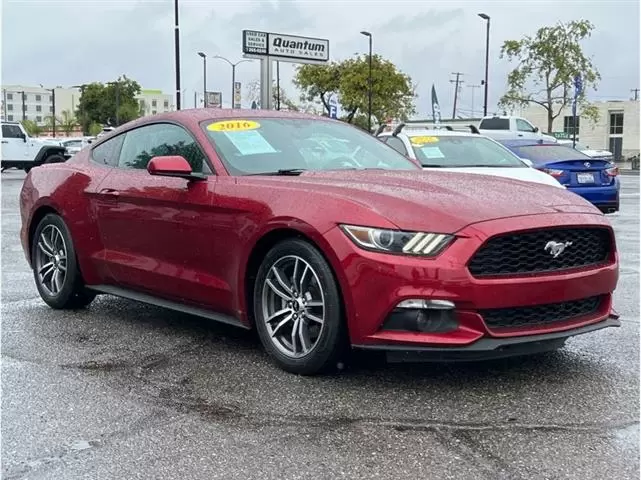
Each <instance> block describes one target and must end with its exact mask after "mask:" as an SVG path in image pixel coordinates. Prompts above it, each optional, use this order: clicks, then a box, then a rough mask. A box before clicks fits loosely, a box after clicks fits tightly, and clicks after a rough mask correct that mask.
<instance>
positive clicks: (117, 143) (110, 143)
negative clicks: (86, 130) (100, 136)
mask: <svg viewBox="0 0 641 480" xmlns="http://www.w3.org/2000/svg"><path fill="white" fill-rule="evenodd" d="M124 139H125V135H124V134H122V135H118V136H117V137H114V138H110V139H109V140H107V141H106V142H103V143H101V144H100V145H98V146H97V147H96V148H94V149H93V151H92V152H91V159H92V160H93V161H94V162H96V163H99V164H100V165H106V166H108V167H116V166H118V157H119V155H120V149H121V148H122V142H123V141H124Z"/></svg>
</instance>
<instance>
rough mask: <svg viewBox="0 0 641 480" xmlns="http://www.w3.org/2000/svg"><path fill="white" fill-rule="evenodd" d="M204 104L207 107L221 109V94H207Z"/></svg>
mask: <svg viewBox="0 0 641 480" xmlns="http://www.w3.org/2000/svg"><path fill="white" fill-rule="evenodd" d="M205 102H206V104H207V106H209V107H212V108H222V106H223V94H222V92H207V96H206V97H205Z"/></svg>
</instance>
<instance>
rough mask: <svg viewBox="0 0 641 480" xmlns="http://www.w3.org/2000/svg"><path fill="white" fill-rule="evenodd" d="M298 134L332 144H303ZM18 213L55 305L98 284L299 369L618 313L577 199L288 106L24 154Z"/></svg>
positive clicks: (486, 344)
mask: <svg viewBox="0 0 641 480" xmlns="http://www.w3.org/2000/svg"><path fill="white" fill-rule="evenodd" d="M310 143H316V144H318V143H322V144H323V145H324V146H325V148H329V149H331V148H334V147H332V145H337V147H336V148H337V149H338V150H339V151H340V152H341V154H340V155H332V156H327V157H322V156H318V155H317V154H313V155H310V154H309V149H308V145H309V144H310ZM348 152H355V153H352V154H350V153H348ZM354 155H355V156H357V157H358V160H355V158H354ZM323 158H325V159H324V160H323ZM20 212H21V217H22V228H21V241H22V245H23V248H24V252H25V254H26V257H27V259H28V261H29V263H30V265H31V267H32V268H33V271H34V280H35V283H36V287H37V289H38V292H39V293H40V296H41V298H42V299H43V300H44V302H45V303H46V304H48V305H49V306H51V307H52V308H55V309H69V308H81V307H84V306H87V305H89V304H90V303H91V302H92V300H93V299H94V297H95V296H96V294H100V293H102V294H113V295H119V296H121V297H125V298H129V299H133V300H137V301H141V302H145V303H149V304H153V305H159V306H163V307H167V308H170V309H174V310H177V311H181V312H187V313H190V314H194V315H199V316H202V317H205V318H209V319H214V320H218V321H221V322H224V323H228V324H231V325H236V326H238V327H242V328H246V329H251V328H255V329H256V330H257V332H258V336H259V338H260V340H261V342H262V344H263V346H264V348H265V349H266V351H267V352H268V353H269V355H270V356H271V358H272V359H273V360H274V361H275V362H276V364H277V365H279V366H280V367H282V368H283V369H285V370H287V371H290V372H295V373H299V374H314V373H318V372H321V371H325V370H328V369H334V368H337V367H338V366H339V365H343V364H344V362H345V361H346V359H347V358H348V356H347V355H348V352H349V347H350V346H351V347H352V348H362V349H373V350H382V351H385V352H387V354H388V357H389V358H390V359H392V360H398V359H401V360H405V359H413V358H412V357H413V356H416V355H419V356H420V355H429V356H430V358H435V357H436V358H439V359H448V358H455V357H459V358H463V359H466V358H467V359H468V360H476V359H479V358H494V357H502V356H509V355H522V354H529V353H533V352H540V351H547V350H553V349H557V348H560V347H561V346H562V345H563V343H564V342H565V340H566V339H567V338H568V337H570V336H573V335H578V334H584V333H587V332H592V331H595V330H598V329H602V328H605V327H611V326H617V325H619V321H618V320H617V314H616V313H615V311H614V310H613V305H612V292H613V291H614V289H615V287H616V284H617V278H618V268H619V267H618V259H617V252H616V243H615V238H614V234H613V230H612V227H611V226H610V223H609V222H608V220H607V219H606V218H605V217H604V215H603V214H602V213H601V212H599V211H598V209H596V208H595V207H594V206H593V205H591V204H590V203H588V202H586V201H585V200H583V199H582V198H580V197H579V196H577V195H574V194H572V193H570V192H567V191H565V190H564V189H560V188H550V187H548V186H545V185H539V184H536V183H526V182H515V181H513V180H511V179H505V178H500V177H493V176H487V175H472V174H463V173H453V172H441V171H436V170H435V171H423V170H422V169H421V168H420V167H419V166H418V165H416V164H415V163H414V162H413V161H412V160H410V159H408V158H406V157H404V156H403V155H401V154H399V153H398V152H396V151H395V150H394V149H392V148H390V147H388V146H387V145H385V144H384V143H382V142H381V141H379V140H377V139H376V138H374V137H373V136H372V135H370V134H368V133H366V132H363V131H362V130H360V129H358V128H355V127H353V126H350V125H348V124H346V123H343V122H339V121H335V120H331V119H328V118H323V117H316V116H310V115H305V114H302V113H289V114H288V113H284V112H277V111H263V110H252V111H249V110H223V109H197V110H180V111H177V112H169V113H161V114H158V115H154V116H147V117H143V118H140V119H137V120H135V121H133V122H130V123H128V124H126V125H124V126H121V127H119V128H118V129H117V130H116V131H114V132H112V134H111V135H109V136H106V137H102V138H100V139H98V140H96V142H95V143H94V144H92V145H90V146H89V148H86V149H84V150H83V151H81V152H80V153H79V154H77V155H75V156H74V157H72V158H71V159H70V160H69V161H68V162H66V163H61V164H51V165H45V166H43V167H41V168H37V169H34V170H32V171H31V172H30V173H29V174H28V175H27V177H26V179H25V181H24V184H23V187H22V191H21V194H20ZM116 313H117V312H116V311H115V310H114V314H116ZM105 328H108V327H107V326H105Z"/></svg>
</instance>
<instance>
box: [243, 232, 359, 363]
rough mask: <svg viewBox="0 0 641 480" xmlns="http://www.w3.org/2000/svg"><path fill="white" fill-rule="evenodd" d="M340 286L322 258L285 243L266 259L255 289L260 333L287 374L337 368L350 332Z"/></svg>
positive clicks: (308, 247) (304, 247)
mask: <svg viewBox="0 0 641 480" xmlns="http://www.w3.org/2000/svg"><path fill="white" fill-rule="evenodd" d="M342 312H343V308H342V303H341V298H340V295H339V291H338V286H337V284H336V280H335V279H334V276H333V274H332V271H331V268H330V266H329V265H328V263H327V261H326V260H325V259H324V258H323V256H322V255H321V254H320V252H319V251H318V250H317V249H316V248H314V247H313V246H312V245H310V244H309V243H307V242H305V241H302V240H286V241H283V242H281V243H279V244H278V245H276V246H275V247H274V248H272V249H271V250H270V251H269V253H268V254H267V255H266V256H265V259H264V260H263V263H262V264H261V266H260V269H259V271H258V276H257V278H256V284H255V287H254V317H255V323H256V329H257V331H258V335H259V337H260V340H261V342H262V344H263V346H264V347H265V350H266V351H267V353H268V354H269V355H270V356H271V357H272V359H273V360H274V361H275V363H276V364H277V365H278V366H279V367H281V368H282V369H284V370H286V371H288V372H292V373H298V374H302V375H313V374H316V373H321V372H324V371H327V370H330V369H334V368H336V367H338V366H339V365H340V363H341V360H344V358H342V357H343V355H344V354H345V353H346V352H347V347H348V343H347V332H346V328H345V322H344V320H343V313H342Z"/></svg>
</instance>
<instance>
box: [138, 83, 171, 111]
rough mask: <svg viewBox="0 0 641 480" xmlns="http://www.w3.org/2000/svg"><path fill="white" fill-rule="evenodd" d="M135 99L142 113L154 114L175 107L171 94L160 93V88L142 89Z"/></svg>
mask: <svg viewBox="0 0 641 480" xmlns="http://www.w3.org/2000/svg"><path fill="white" fill-rule="evenodd" d="M136 99H137V100H138V102H139V103H140V110H141V111H142V112H143V115H156V114H157V113H162V112H169V111H171V110H174V109H175V106H174V105H173V98H172V96H171V95H167V94H164V93H162V90H147V89H142V90H141V91H140V93H139V94H138V95H136Z"/></svg>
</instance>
